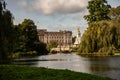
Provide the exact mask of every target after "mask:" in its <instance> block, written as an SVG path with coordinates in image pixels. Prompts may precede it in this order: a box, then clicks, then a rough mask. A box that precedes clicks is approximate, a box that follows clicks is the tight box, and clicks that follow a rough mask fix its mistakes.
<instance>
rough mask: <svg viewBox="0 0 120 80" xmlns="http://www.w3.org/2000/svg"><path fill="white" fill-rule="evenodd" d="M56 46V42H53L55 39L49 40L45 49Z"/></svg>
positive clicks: (49, 49)
mask: <svg viewBox="0 0 120 80" xmlns="http://www.w3.org/2000/svg"><path fill="white" fill-rule="evenodd" d="M57 46H58V44H57V42H55V41H50V42H49V43H48V44H47V50H48V51H51V49H52V48H55V47H57Z"/></svg>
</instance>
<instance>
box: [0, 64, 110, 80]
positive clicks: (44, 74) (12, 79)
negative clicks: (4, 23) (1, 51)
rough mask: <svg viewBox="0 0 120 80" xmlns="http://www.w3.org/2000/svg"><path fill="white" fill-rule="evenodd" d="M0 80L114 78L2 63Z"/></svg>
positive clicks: (87, 79) (91, 79)
mask: <svg viewBox="0 0 120 80" xmlns="http://www.w3.org/2000/svg"><path fill="white" fill-rule="evenodd" d="M0 80H112V79H110V78H107V77H98V76H95V75H90V74H85V73H79V72H73V71H69V70H55V69H46V68H37V67H28V66H18V65H0Z"/></svg>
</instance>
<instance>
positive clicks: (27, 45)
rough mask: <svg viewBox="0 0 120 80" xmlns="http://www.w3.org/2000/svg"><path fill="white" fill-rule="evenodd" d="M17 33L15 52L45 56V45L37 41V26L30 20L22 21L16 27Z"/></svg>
mask: <svg viewBox="0 0 120 80" xmlns="http://www.w3.org/2000/svg"><path fill="white" fill-rule="evenodd" d="M17 30H18V31H19V34H18V37H19V38H18V40H19V42H18V43H17V49H16V51H17V52H24V53H25V54H26V53H28V52H34V51H35V52H36V53H37V54H38V55H42V54H46V53H47V50H46V44H44V43H42V42H40V41H39V37H38V33H37V26H36V25H35V24H34V22H33V21H32V20H30V19H24V21H23V22H22V23H21V24H19V25H18V26H17Z"/></svg>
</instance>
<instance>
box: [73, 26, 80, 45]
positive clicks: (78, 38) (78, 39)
mask: <svg viewBox="0 0 120 80" xmlns="http://www.w3.org/2000/svg"><path fill="white" fill-rule="evenodd" d="M80 42H81V33H80V28H79V27H78V29H77V36H76V39H75V42H74V45H75V46H78V45H79V44H80Z"/></svg>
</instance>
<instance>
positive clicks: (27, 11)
mask: <svg viewBox="0 0 120 80" xmlns="http://www.w3.org/2000/svg"><path fill="white" fill-rule="evenodd" d="M5 1H6V2H7V9H9V10H10V11H11V13H12V14H13V16H14V24H19V23H21V22H22V21H23V20H24V19H25V18H27V19H32V20H33V21H34V22H35V24H36V25H37V28H38V29H47V30H48V31H59V30H70V31H72V32H73V35H75V34H76V29H77V27H78V26H79V27H80V29H81V32H82V33H83V32H84V30H85V29H86V28H87V22H86V21H85V20H84V19H83V16H84V15H86V14H88V11H87V9H86V7H87V5H88V1H89V0H5ZM107 1H108V3H109V4H110V5H111V6H112V7H116V6H119V5H120V0H107Z"/></svg>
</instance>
